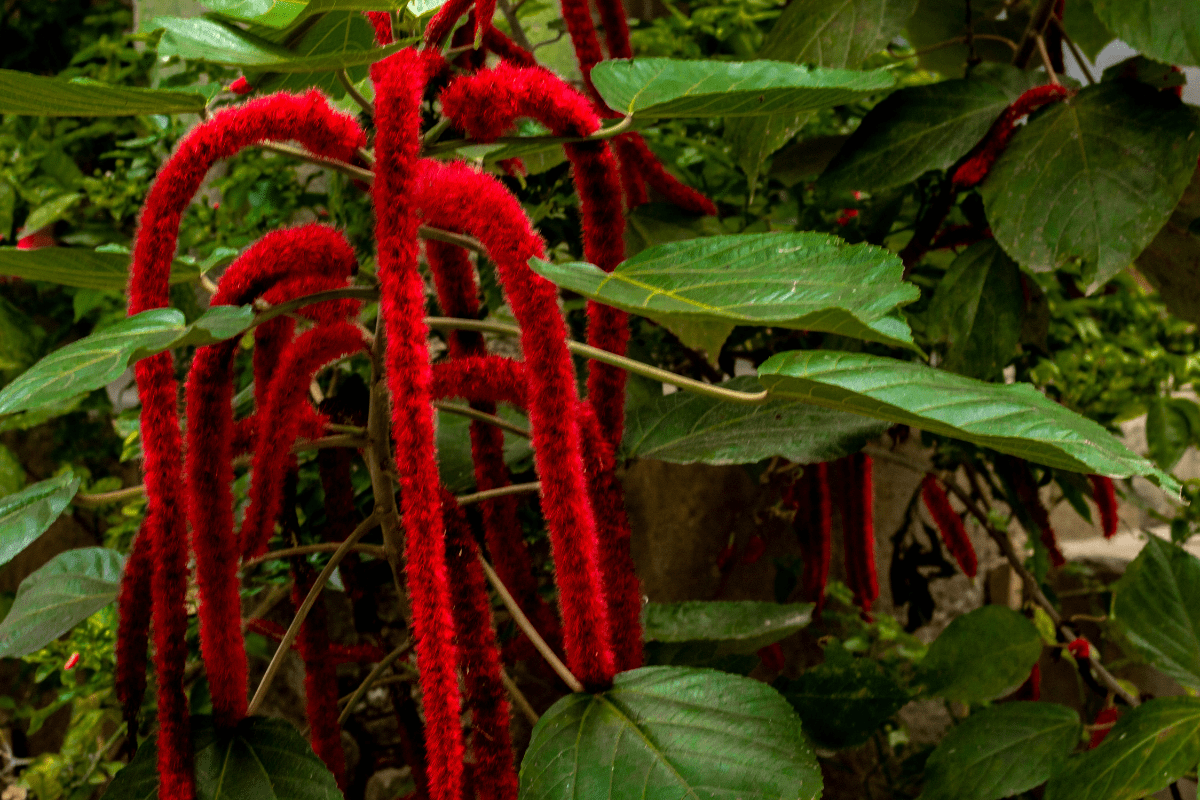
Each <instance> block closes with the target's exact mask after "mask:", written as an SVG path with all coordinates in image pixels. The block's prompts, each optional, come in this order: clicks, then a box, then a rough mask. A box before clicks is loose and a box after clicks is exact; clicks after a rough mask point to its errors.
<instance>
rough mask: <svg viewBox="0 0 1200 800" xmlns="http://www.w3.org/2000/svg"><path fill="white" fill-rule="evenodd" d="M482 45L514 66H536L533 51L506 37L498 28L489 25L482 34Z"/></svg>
mask: <svg viewBox="0 0 1200 800" xmlns="http://www.w3.org/2000/svg"><path fill="white" fill-rule="evenodd" d="M483 46H484V47H486V48H487V49H488V50H489V51H490V52H493V53H495V54H496V55H498V56H500V58H501V59H502V60H503V61H505V62H506V63H508V64H512V65H513V66H514V67H534V66H537V59H536V58H534V57H533V53H531V52H529V51H528V50H526V49H525V48H524V47H521V45H519V44H517V43H516V42H514V41H513V40H512V39H510V38H508V36H506V35H505V34H504V32H503V31H501V30H500V29H499V28H496V27H494V26H493V27H490V28H488V29H487V31H485V32H484V34H483Z"/></svg>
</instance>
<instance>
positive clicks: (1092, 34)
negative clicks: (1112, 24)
mask: <svg viewBox="0 0 1200 800" xmlns="http://www.w3.org/2000/svg"><path fill="white" fill-rule="evenodd" d="M1062 22H1063V27H1064V28H1066V29H1067V35H1068V36H1070V37H1071V40H1072V41H1073V42H1075V44H1076V45H1077V46H1078V47H1079V49H1080V50H1082V51H1083V54H1084V55H1085V56H1087V57H1088V58H1089V59H1091V60H1092V61H1095V60H1096V56H1098V55H1100V51H1101V50H1103V49H1104V47H1105V46H1106V45H1107V44H1108V43H1109V42H1111V41H1112V40H1113V39H1114V38H1116V37H1114V36H1113V34H1112V31H1110V30H1109V29H1108V28H1106V27H1105V25H1104V23H1103V22H1101V21H1100V18H1099V17H1097V16H1096V9H1095V8H1094V7H1093V3H1092V0H1071V2H1070V4H1069V5H1067V6H1064V8H1063V19H1062Z"/></svg>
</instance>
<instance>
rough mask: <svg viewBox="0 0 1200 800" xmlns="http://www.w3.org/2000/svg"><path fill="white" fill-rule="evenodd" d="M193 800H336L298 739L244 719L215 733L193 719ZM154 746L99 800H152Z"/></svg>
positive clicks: (332, 785) (272, 723)
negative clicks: (194, 780) (232, 726)
mask: <svg viewBox="0 0 1200 800" xmlns="http://www.w3.org/2000/svg"><path fill="white" fill-rule="evenodd" d="M191 725H192V747H193V751H194V752H195V769H196V800H234V799H235V798H236V799H237V800H241V799H242V798H246V800H250V798H253V799H254V800H341V798H342V793H341V792H340V791H338V788H337V782H336V781H335V780H334V777H333V775H332V774H331V773H330V772H329V770H328V769H326V767H325V765H324V764H323V763H322V762H321V760H320V759H319V758H317V756H316V754H315V753H313V751H312V748H311V747H310V746H309V744H308V742H307V741H305V740H304V737H302V736H301V735H300V733H299V732H298V731H297V730H296V729H295V728H294V727H292V725H291V724H290V723H288V722H287V721H285V720H282V719H272V718H268V717H247V718H246V719H243V720H242V721H241V722H239V723H238V724H237V727H235V728H232V729H227V730H220V729H217V728H216V727H215V726H214V725H213V722H212V718H211V717H207V716H194V717H192V720H191ZM157 749H158V748H157V741H156V737H153V736H152V737H151V738H149V739H147V740H146V741H145V742H143V743H142V744H141V746H140V747H138V750H137V754H136V755H135V756H134V757H133V760H132V761H130V762H129V765H128V766H127V767H125V768H124V769H122V770H121V771H120V772H118V773H117V776H116V777H115V778H113V781H112V783H111V784H109V786H108V789H107V790H106V791H105V792H104V800H158V767H157V760H158V754H157Z"/></svg>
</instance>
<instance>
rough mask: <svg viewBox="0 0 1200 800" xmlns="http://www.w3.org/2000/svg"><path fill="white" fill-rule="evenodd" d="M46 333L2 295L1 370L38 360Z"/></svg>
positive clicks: (17, 367)
mask: <svg viewBox="0 0 1200 800" xmlns="http://www.w3.org/2000/svg"><path fill="white" fill-rule="evenodd" d="M30 252H36V251H30ZM44 333H45V331H44V330H43V329H42V327H41V326H40V325H38V324H37V323H36V322H34V321H33V320H32V319H30V317H29V315H28V314H26V313H25V312H24V311H22V310H21V309H19V308H17V307H16V306H15V305H13V304H12V303H10V302H8V300H5V299H4V298H3V297H0V371H2V372H9V371H10V370H23V369H25V368H26V367H28V366H29V365H30V364H32V363H33V362H34V361H36V360H37V357H38V355H39V354H40V352H41V347H40V345H41V339H42V337H43V335H44ZM10 374H11V373H10ZM5 377H7V376H5Z"/></svg>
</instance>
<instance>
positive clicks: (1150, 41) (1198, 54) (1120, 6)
mask: <svg viewBox="0 0 1200 800" xmlns="http://www.w3.org/2000/svg"><path fill="white" fill-rule="evenodd" d="M1092 7H1093V8H1094V9H1095V12H1096V16H1097V17H1099V18H1100V21H1101V22H1103V23H1104V26H1105V27H1106V28H1108V29H1109V30H1110V31H1112V32H1113V33H1114V34H1116V35H1117V37H1119V38H1120V39H1121V40H1122V41H1124V42H1126V43H1127V44H1129V46H1130V47H1132V48H1134V49H1135V50H1139V51H1141V52H1142V53H1144V54H1146V55H1148V56H1150V57H1151V58H1153V59H1157V60H1158V61H1162V62H1164V63H1167V64H1179V65H1181V66H1183V65H1187V66H1193V67H1195V66H1200V4H1197V3H1192V2H1186V1H1185V2H1182V3H1173V2H1172V3H1158V2H1152V0H1092Z"/></svg>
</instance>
